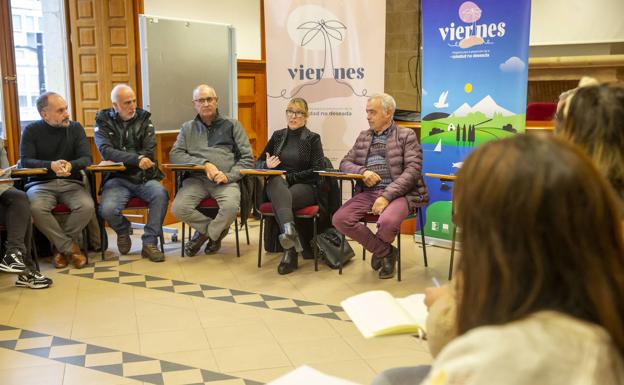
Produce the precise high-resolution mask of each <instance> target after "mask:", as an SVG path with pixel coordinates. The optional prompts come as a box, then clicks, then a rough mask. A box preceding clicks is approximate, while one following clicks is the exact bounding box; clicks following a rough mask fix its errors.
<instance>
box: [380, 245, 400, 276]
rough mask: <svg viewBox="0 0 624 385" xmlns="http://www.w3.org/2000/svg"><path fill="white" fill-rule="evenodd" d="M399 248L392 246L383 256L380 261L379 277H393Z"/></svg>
mask: <svg viewBox="0 0 624 385" xmlns="http://www.w3.org/2000/svg"><path fill="white" fill-rule="evenodd" d="M398 255H399V249H397V248H396V247H394V246H392V248H391V249H390V252H389V253H388V254H387V255H386V256H385V257H383V259H382V261H381V270H379V278H380V279H388V278H392V277H394V266H395V265H396V261H397V256H398Z"/></svg>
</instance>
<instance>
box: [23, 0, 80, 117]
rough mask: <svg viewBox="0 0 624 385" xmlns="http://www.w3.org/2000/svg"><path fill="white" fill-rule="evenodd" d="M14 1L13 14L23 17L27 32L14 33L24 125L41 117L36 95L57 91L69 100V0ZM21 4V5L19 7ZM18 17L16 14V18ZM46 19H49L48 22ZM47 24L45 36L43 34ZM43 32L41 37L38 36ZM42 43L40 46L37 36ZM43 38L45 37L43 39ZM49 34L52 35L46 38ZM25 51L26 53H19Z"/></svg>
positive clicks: (24, 30)
mask: <svg viewBox="0 0 624 385" xmlns="http://www.w3.org/2000/svg"><path fill="white" fill-rule="evenodd" d="M42 3H43V2H41V1H32V0H31V1H11V11H12V12H13V15H17V14H18V13H21V14H22V16H19V18H20V21H21V22H22V23H23V25H20V28H21V30H22V31H23V32H19V31H18V32H14V33H13V41H14V44H15V46H14V47H13V48H14V49H15V56H16V57H19V56H20V55H22V56H23V57H24V60H19V59H16V72H17V77H18V79H17V91H18V96H19V107H20V108H19V117H20V125H21V127H22V128H23V127H25V126H26V125H27V124H29V123H30V122H32V121H34V120H38V119H39V114H38V113H37V109H36V108H34V106H35V104H36V103H35V100H36V96H34V95H37V96H38V95H40V94H41V93H42V92H46V91H54V92H56V93H58V94H60V95H61V96H63V97H64V98H65V99H66V100H69V98H68V96H69V88H68V87H69V80H68V66H67V57H66V52H67V47H66V39H65V33H66V28H65V0H46V1H45V7H43V5H42ZM18 4H19V8H18ZM14 20H15V17H14ZM44 20H45V21H44ZM44 23H45V35H44V34H43V32H40V31H43V30H44V28H43V24H44ZM38 34H41V36H38ZM38 37H39V41H40V42H41V44H39V45H37V38H38ZM42 37H43V39H42ZM46 37H50V38H48V39H46ZM20 51H22V53H19V52H20Z"/></svg>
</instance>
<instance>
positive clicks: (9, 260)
mask: <svg viewBox="0 0 624 385" xmlns="http://www.w3.org/2000/svg"><path fill="white" fill-rule="evenodd" d="M0 271H4V272H5V273H18V274H20V273H23V272H24V271H26V265H25V264H24V259H23V258H22V252H21V251H19V250H15V249H13V250H7V252H6V254H4V257H2V260H1V261H0Z"/></svg>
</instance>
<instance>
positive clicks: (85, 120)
mask: <svg viewBox="0 0 624 385" xmlns="http://www.w3.org/2000/svg"><path fill="white" fill-rule="evenodd" d="M68 3H69V20H68V24H69V30H70V34H71V38H70V42H71V53H72V55H71V56H72V57H73V58H76V63H75V65H72V67H73V69H72V71H73V80H74V81H73V94H74V95H75V101H74V102H75V108H74V119H75V120H77V121H79V122H81V123H82V124H83V125H84V126H85V127H89V128H91V127H93V123H94V119H95V113H96V112H97V111H98V110H100V109H102V108H106V107H109V106H110V105H111V101H110V97H109V95H110V90H111V89H112V88H113V86H114V85H115V84H118V83H127V84H129V85H130V86H131V87H132V88H134V89H135V90H136V88H137V87H136V86H137V84H136V79H137V69H136V68H137V67H136V56H135V55H136V52H135V51H136V44H135V39H134V36H135V20H134V18H135V13H134V2H133V1H132V0H110V1H96V0H69V1H68Z"/></svg>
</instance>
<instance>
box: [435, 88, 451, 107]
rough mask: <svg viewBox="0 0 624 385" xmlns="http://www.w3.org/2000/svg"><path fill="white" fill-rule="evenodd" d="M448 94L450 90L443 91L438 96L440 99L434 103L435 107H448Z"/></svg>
mask: <svg viewBox="0 0 624 385" xmlns="http://www.w3.org/2000/svg"><path fill="white" fill-rule="evenodd" d="M447 96H448V91H443V92H442V93H441V94H440V97H438V101H437V102H435V103H433V106H434V107H435V108H446V107H448V103H447V102H446V97H447Z"/></svg>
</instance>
